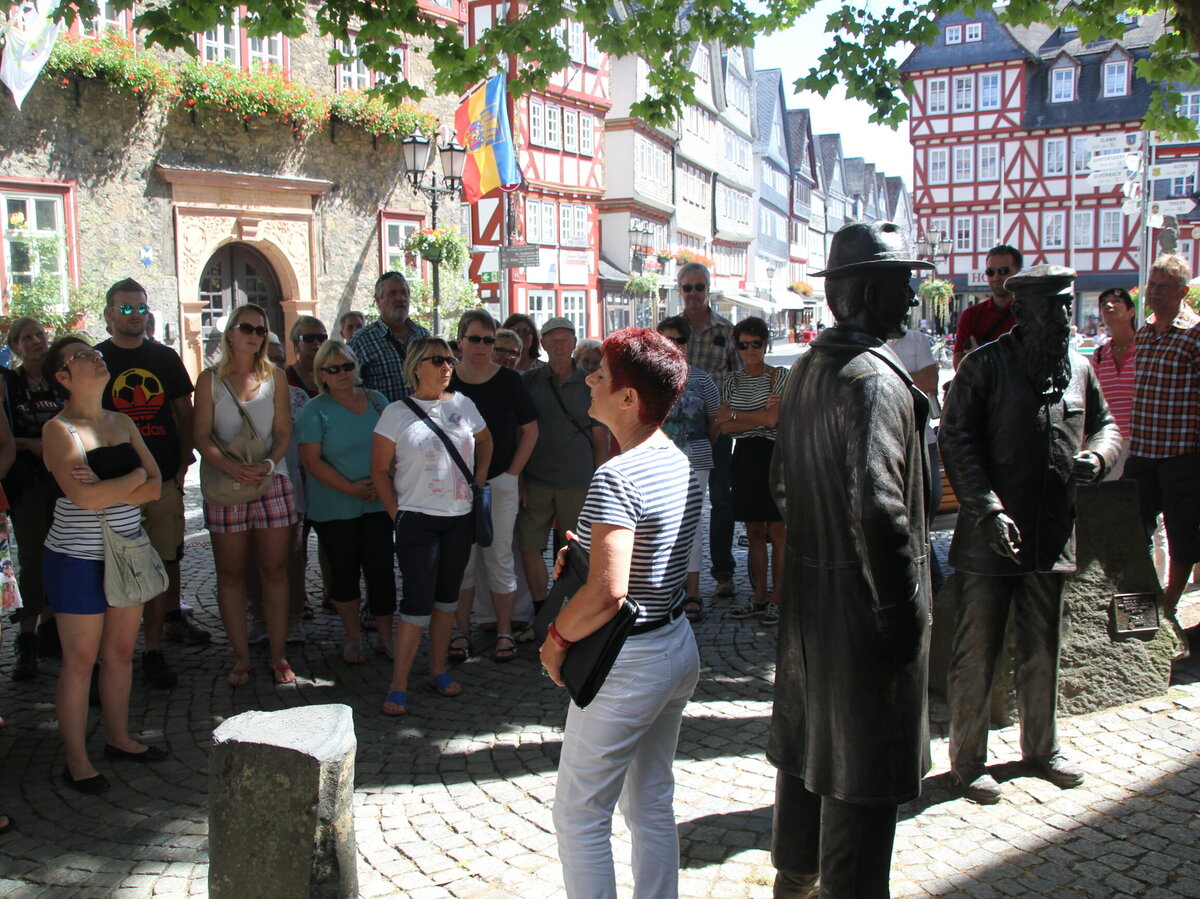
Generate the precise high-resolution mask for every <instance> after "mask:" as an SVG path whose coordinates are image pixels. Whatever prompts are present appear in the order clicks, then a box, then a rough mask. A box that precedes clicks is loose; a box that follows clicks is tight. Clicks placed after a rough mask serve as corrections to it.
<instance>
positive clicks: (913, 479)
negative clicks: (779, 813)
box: [767, 327, 930, 805]
mask: <svg viewBox="0 0 1200 899" xmlns="http://www.w3.org/2000/svg"><path fill="white" fill-rule="evenodd" d="M888 360H890V362H889V361H888ZM927 410H928V404H927V402H926V400H925V397H924V395H923V394H921V392H920V391H919V390H917V389H916V388H915V387H914V386H913V384H912V381H911V379H910V378H909V377H908V376H907V375H906V374H905V373H904V371H903V368H902V366H901V365H900V362H899V360H898V359H897V358H896V356H895V355H894V354H893V353H892V351H891V350H890V349H889V348H888V347H887V346H886V345H884V344H883V343H882V342H881V341H879V340H877V339H876V338H874V337H872V336H870V335H868V334H864V333H860V332H857V331H852V330H849V329H847V328H843V327H837V328H829V329H826V330H825V331H824V332H822V334H821V335H820V337H818V338H817V339H816V340H815V341H814V342H813V343H812V345H811V348H810V350H809V352H807V353H806V354H805V355H803V356H801V357H800V359H798V360H797V361H796V363H795V364H794V365H793V367H792V373H791V375H790V377H789V378H788V381H787V384H786V386H785V388H784V391H783V397H782V400H781V406H780V414H779V429H778V440H777V443H776V448H775V457H774V461H773V466H772V468H773V480H774V486H775V490H776V494H777V496H779V497H781V499H782V502H781V503H780V508H781V509H783V510H785V511H784V519H785V521H786V523H787V568H786V575H785V592H784V598H783V605H782V610H781V612H782V620H781V622H780V632H779V658H778V665H777V667H776V672H775V709H774V714H773V717H772V720H771V733H770V738H769V742H768V744H767V758H768V759H769V760H770V761H771V763H772V764H774V765H775V766H776V767H778V768H780V769H781V770H783V771H785V772H787V773H789V774H792V775H795V776H797V777H800V778H802V779H803V780H804V783H805V786H806V787H807V788H808V789H809V790H810V791H811V792H814V793H817V794H819V795H822V796H832V797H834V798H836V799H840V800H843V801H846V802H853V803H858V804H862V805H873V804H898V803H901V802H905V801H907V800H909V799H913V798H914V797H916V796H917V795H918V794H919V793H920V783H921V777H922V775H923V774H924V773H925V771H927V770H928V766H929V765H928V728H927V725H926V705H925V703H926V699H925V687H926V681H927V679H928V652H929V605H930V591H929V570H928V551H929V542H928V535H927V529H926V522H925V498H926V490H927V480H928V457H927V450H926V444H925V436H924V426H925V418H926V414H927Z"/></svg>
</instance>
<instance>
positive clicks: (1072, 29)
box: [1060, 23, 1079, 34]
mask: <svg viewBox="0 0 1200 899" xmlns="http://www.w3.org/2000/svg"><path fill="white" fill-rule="evenodd" d="M1060 30H1061V31H1062V33H1063V34H1075V33H1076V32H1077V31H1079V26H1078V25H1072V24H1070V23H1067V24H1065V25H1063V26H1062V27H1061V29H1060Z"/></svg>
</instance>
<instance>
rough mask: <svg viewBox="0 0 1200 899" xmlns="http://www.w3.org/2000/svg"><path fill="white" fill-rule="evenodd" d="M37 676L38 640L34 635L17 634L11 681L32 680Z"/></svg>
mask: <svg viewBox="0 0 1200 899" xmlns="http://www.w3.org/2000/svg"><path fill="white" fill-rule="evenodd" d="M37 675H38V638H37V634H34V633H19V634H17V663H16V664H15V665H13V670H12V679H13V680H16V681H22V680H33V679H34V678H35V677H37Z"/></svg>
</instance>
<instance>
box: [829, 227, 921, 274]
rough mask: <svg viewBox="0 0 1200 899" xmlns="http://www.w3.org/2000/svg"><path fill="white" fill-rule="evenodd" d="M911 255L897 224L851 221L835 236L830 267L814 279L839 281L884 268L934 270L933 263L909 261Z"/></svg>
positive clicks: (831, 247)
mask: <svg viewBox="0 0 1200 899" xmlns="http://www.w3.org/2000/svg"><path fill="white" fill-rule="evenodd" d="M912 255H913V253H912V249H911V248H910V247H909V246H908V241H906V240H905V239H904V234H903V232H901V230H900V226H899V225H897V224H896V223H895V222H870V223H867V222H851V223H850V224H849V225H844V226H843V227H841V228H839V229H838V232H837V233H836V234H834V235H833V241H832V243H831V246H830V250H829V268H827V269H825V270H823V271H819V272H814V273H813V277H817V278H837V277H840V276H843V275H853V274H855V273H857V272H860V271H864V270H866V269H870V268H875V267H877V266H885V265H886V266H889V267H891V268H907V269H914V268H933V267H934V265H933V263H932V262H926V261H925V260H923V259H912V258H910V257H911V256H912Z"/></svg>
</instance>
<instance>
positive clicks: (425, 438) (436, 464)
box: [371, 337, 492, 715]
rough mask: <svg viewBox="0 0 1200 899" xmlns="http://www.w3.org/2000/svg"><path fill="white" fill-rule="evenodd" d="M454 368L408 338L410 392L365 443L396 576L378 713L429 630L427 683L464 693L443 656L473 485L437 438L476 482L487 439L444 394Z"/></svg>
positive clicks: (400, 702)
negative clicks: (391, 651) (387, 679)
mask: <svg viewBox="0 0 1200 899" xmlns="http://www.w3.org/2000/svg"><path fill="white" fill-rule="evenodd" d="M469 345H470V344H469V342H468V346H469ZM453 371H454V357H453V356H452V355H451V354H450V345H449V344H448V343H447V342H446V341H445V340H443V339H442V338H440V337H420V338H418V339H416V340H414V341H413V342H412V343H411V344H410V345H409V348H408V355H407V357H406V358H405V360H404V376H405V379H406V380H407V382H408V387H409V389H410V390H411V391H412V393H411V395H410V396H409V397H406V398H405V399H404V400H400V401H398V402H395V403H392V404H391V405H390V406H388V407H387V408H386V409H384V410H383V415H382V416H381V417H380V419H379V423H378V424H377V425H376V426H375V436H374V438H373V441H372V444H371V478H372V480H373V481H374V482H375V489H376V490H377V491H378V492H379V498H380V499H381V500H382V501H383V506H384V508H385V509H386V510H387V513H388V515H389V516H390V517H391V519H392V520H393V521H394V522H395V545H396V561H397V562H398V563H399V566H400V572H401V574H403V576H404V593H403V596H402V598H401V601H400V623H399V625H398V626H397V628H396V636H395V661H394V663H393V669H392V682H391V685H390V686H389V687H388V695H387V699H386V700H385V701H384V704H383V712H384V714H386V715H404V714H407V713H408V678H409V674H411V672H412V666H413V660H414V659H415V658H416V655H417V647H418V646H419V645H420V642H421V633H422V632H423V631H424V630H425V628H426V627H427V626H428V628H429V674H430V678H431V684H432V686H433V688H434V689H435V690H437V692H438V693H440V694H441V695H443V696H457V695H458V694H459V693H461V692H462V686H461V685H460V684H458V683H457V682H456V681H455V680H454V678H452V677H451V676H450V675H449V674H447V673H446V656H447V652H448V650H449V648H450V628H451V626H452V624H453V622H454V612H455V610H456V609H457V608H458V588H459V586H460V585H461V584H462V578H463V572H464V570H465V569H466V567H467V559H468V558H469V557H470V555H471V544H472V543H474V542H475V523H474V513H473V511H472V508H473V502H472V493H471V484H470V483H468V482H467V480H466V479H465V478H464V476H463V473H462V470H461V468H460V467H459V465H458V463H457V462H456V461H455V455H454V454H452V453H451V452H450V450H449V449H448V448H447V446H446V443H444V442H443V438H445V440H446V441H447V442H449V444H450V445H451V446H453V447H454V449H455V450H456V452H457V456H458V458H459V459H460V460H461V461H462V464H463V465H465V466H466V467H467V468H468V469H470V470H471V471H472V472H473V475H472V481H473V483H475V484H478V485H480V486H482V485H483V484H485V483H486V482H487V475H488V466H489V465H490V464H491V460H492V437H491V434H489V433H488V429H487V424H486V422H484V420H483V416H482V415H480V414H479V410H478V409H477V408H476V406H475V404H474V403H473V402H471V400H470V399H469V398H468V397H466V396H465V395H463V394H461V393H450V392H449V391H448V388H449V386H450V377H451V374H452V373H453Z"/></svg>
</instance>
